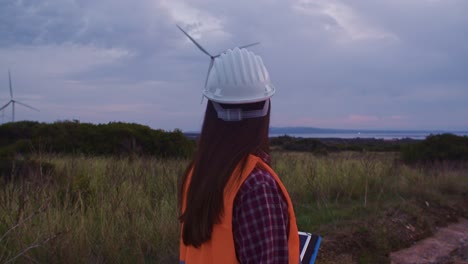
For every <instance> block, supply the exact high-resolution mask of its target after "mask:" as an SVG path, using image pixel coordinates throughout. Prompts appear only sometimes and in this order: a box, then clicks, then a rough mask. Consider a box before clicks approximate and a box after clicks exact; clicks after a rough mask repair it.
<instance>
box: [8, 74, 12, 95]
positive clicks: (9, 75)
mask: <svg viewBox="0 0 468 264" xmlns="http://www.w3.org/2000/svg"><path fill="white" fill-rule="evenodd" d="M8 80H9V81H10V98H11V99H13V89H12V88H11V73H10V70H8Z"/></svg>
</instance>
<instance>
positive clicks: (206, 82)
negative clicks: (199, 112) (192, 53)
mask: <svg viewBox="0 0 468 264" xmlns="http://www.w3.org/2000/svg"><path fill="white" fill-rule="evenodd" d="M213 63H214V59H211V62H210V66H209V67H208V72H207V73H206V78H205V89H206V85H207V84H208V78H209V77H210V72H211V68H213Z"/></svg>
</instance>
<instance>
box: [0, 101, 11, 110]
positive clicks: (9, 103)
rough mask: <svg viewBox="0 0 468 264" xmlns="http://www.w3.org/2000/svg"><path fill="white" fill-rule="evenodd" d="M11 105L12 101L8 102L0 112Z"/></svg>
mask: <svg viewBox="0 0 468 264" xmlns="http://www.w3.org/2000/svg"><path fill="white" fill-rule="evenodd" d="M10 104H11V101H10V102H8V103H7V104H6V105H4V106H2V108H0V111H2V110H3V109H5V108H7V106H9V105H10Z"/></svg>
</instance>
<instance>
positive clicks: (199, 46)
mask: <svg viewBox="0 0 468 264" xmlns="http://www.w3.org/2000/svg"><path fill="white" fill-rule="evenodd" d="M176 26H177V27H178V28H179V29H180V30H181V31H182V32H183V33H184V34H185V36H187V37H188V38H189V39H190V40H191V41H192V42H193V44H195V46H197V47H198V48H199V49H200V50H201V51H202V52H203V53H205V54H206V55H208V56H210V57H213V55H211V54H210V53H209V52H208V51H206V50H205V49H204V48H203V47H202V46H201V45H200V44H198V42H197V41H195V39H193V38H192V37H191V36H190V35H189V34H188V33H187V32H185V31H184V30H183V29H182V28H181V27H180V26H179V25H176Z"/></svg>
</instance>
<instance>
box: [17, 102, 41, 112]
mask: <svg viewBox="0 0 468 264" xmlns="http://www.w3.org/2000/svg"><path fill="white" fill-rule="evenodd" d="M15 103H17V104H20V105H22V106H26V107H27V108H31V109H32V110H36V111H38V112H40V111H39V109H37V108H34V107H32V106H29V105H27V104H25V103H22V102H18V101H15Z"/></svg>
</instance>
